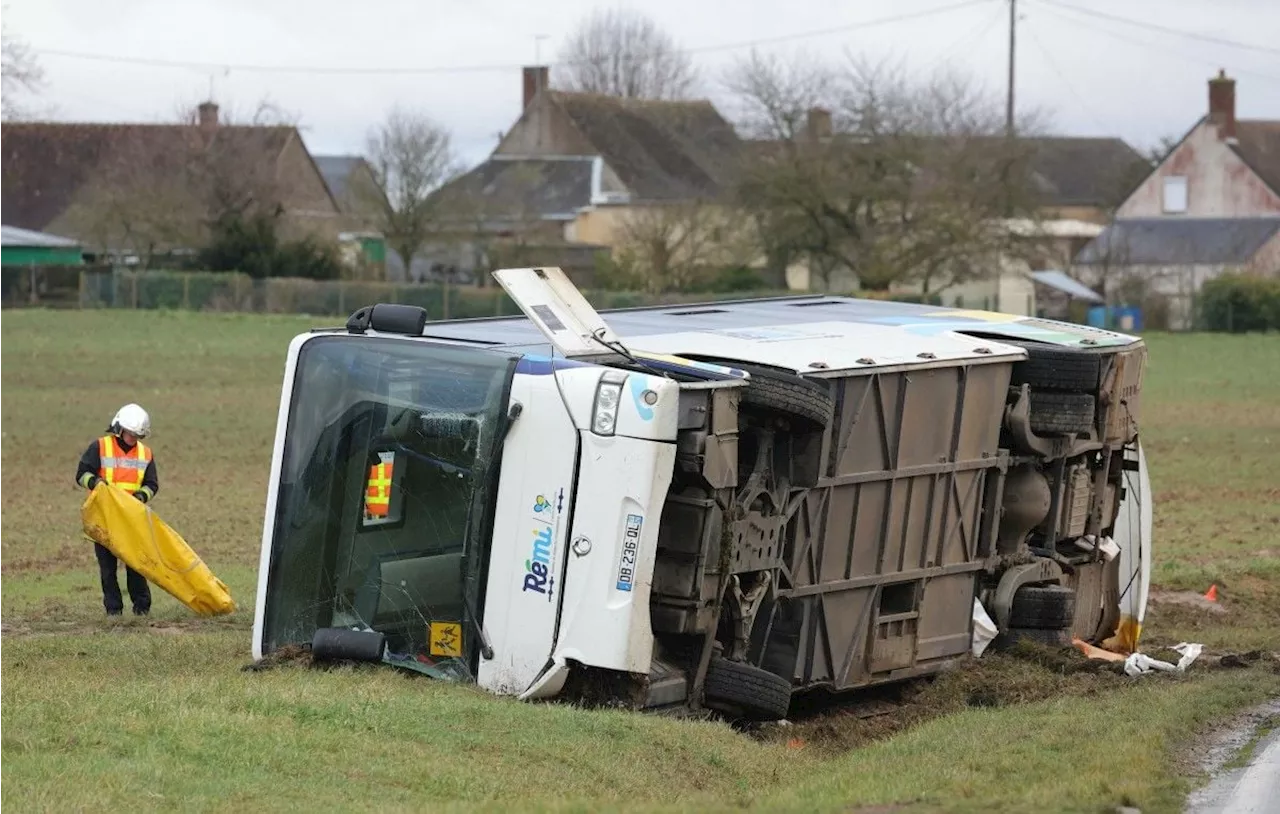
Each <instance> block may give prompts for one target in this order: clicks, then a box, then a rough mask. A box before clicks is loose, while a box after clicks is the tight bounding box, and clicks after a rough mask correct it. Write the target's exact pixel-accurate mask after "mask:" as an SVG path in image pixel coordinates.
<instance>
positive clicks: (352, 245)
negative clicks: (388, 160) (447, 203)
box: [314, 155, 388, 280]
mask: <svg viewBox="0 0 1280 814" xmlns="http://www.w3.org/2000/svg"><path fill="white" fill-rule="evenodd" d="M314 159H315V162H316V168H317V169H318V170H319V171H320V176H321V177H322V178H323V179H324V183H325V186H326V187H327V188H328V189H329V195H330V196H331V197H332V198H333V200H334V203H336V204H337V206H338V212H339V218H338V225H339V226H340V227H341V228H342V229H343V231H341V232H339V233H338V244H339V248H340V251H341V255H342V258H343V262H344V263H346V265H347V266H348V268H353V269H358V270H359V272H360V273H359V274H358V276H361V277H366V278H371V279H375V280H382V279H384V278H385V277H386V260H387V241H386V237H385V236H384V235H383V234H382V233H381V232H380V231H379V230H378V223H379V222H380V220H381V213H382V212H383V211H385V208H386V207H387V206H388V203H387V196H386V193H385V191H384V190H383V189H382V185H381V184H379V183H378V178H377V176H376V175H375V174H374V172H373V168H372V167H370V166H369V162H367V161H365V160H364V158H363V157H361V156H358V155H317V156H314Z"/></svg>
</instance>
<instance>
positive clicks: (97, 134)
mask: <svg viewBox="0 0 1280 814" xmlns="http://www.w3.org/2000/svg"><path fill="white" fill-rule="evenodd" d="M0 132H2V136H0V142H2V144H0V152H2V154H3V160H2V163H0V177H2V179H3V183H2V184H0V187H2V189H0V194H2V196H3V201H2V203H0V205H2V206H3V210H4V216H5V220H6V221H7V222H8V223H9V224H11V225H14V226H18V227H21V228H25V229H33V230H40V231H50V232H54V233H57V234H60V235H65V236H67V237H70V238H74V239H76V240H79V241H80V242H81V243H82V244H83V245H85V246H86V248H89V249H92V250H95V251H98V252H104V253H107V254H110V255H113V256H117V257H121V256H123V257H126V258H127V257H132V258H135V259H139V258H141V259H142V261H143V262H145V261H146V260H147V259H149V258H152V257H155V256H156V255H158V254H165V253H171V252H182V251H184V250H186V251H189V250H191V249H194V248H197V247H199V246H201V245H203V243H204V242H205V241H206V240H207V236H208V224H209V221H210V220H211V219H212V218H214V217H216V216H217V214H218V213H219V212H230V211H240V210H243V209H245V208H252V207H258V208H259V209H260V210H261V211H273V212H275V211H278V212H279V213H280V215H281V224H282V227H281V234H282V236H283V237H285V238H295V237H301V236H303V235H316V236H323V237H327V238H333V237H336V236H337V234H338V232H339V231H341V229H342V228H343V226H342V222H341V219H340V215H341V214H342V211H341V209H340V207H339V205H338V202H337V201H335V199H334V197H333V196H332V195H331V194H330V192H329V188H328V186H327V185H326V183H325V180H324V178H323V176H322V175H321V173H320V170H319V168H318V167H317V166H316V163H315V161H314V160H313V159H312V157H311V154H310V152H308V150H307V147H306V145H305V144H304V143H303V141H302V137H301V135H300V134H299V132H298V130H297V128H295V127H292V126H239V125H227V124H222V123H220V122H219V120H218V106H217V105H215V104H213V103H212V102H205V103H203V104H201V105H200V107H199V109H198V118H196V119H195V120H193V122H192V123H190V124H172V125H156V124H63V123H47V122H39V123H36V122H33V123H8V122H6V123H4V125H3V127H2V130H0Z"/></svg>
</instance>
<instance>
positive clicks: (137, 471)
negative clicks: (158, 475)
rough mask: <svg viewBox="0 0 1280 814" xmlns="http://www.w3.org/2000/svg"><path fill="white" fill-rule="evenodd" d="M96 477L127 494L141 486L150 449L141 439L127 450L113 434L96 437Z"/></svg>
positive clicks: (149, 457)
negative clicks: (97, 460)
mask: <svg viewBox="0 0 1280 814" xmlns="http://www.w3.org/2000/svg"><path fill="white" fill-rule="evenodd" d="M98 459H99V463H98V477H100V478H102V479H103V480H104V481H106V482H107V483H109V484H111V485H112V486H115V487H117V488H119V489H123V490H124V491H126V492H128V493H129V494H133V493H134V492H136V491H138V490H139V489H141V488H142V478H143V476H144V475H146V474H147V466H148V465H149V464H150V463H151V450H149V449H147V447H146V445H145V444H143V443H142V442H141V441H139V442H138V443H136V444H134V445H133V449H131V450H129V451H128V452H126V451H125V449H124V447H122V446H120V442H119V441H117V440H116V437H115V436H114V435H104V436H102V437H101V438H99V439H98Z"/></svg>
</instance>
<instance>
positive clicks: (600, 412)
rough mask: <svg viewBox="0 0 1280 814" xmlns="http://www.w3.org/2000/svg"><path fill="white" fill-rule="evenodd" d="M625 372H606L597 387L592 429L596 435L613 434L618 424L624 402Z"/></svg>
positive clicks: (592, 412)
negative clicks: (620, 407) (621, 405)
mask: <svg viewBox="0 0 1280 814" xmlns="http://www.w3.org/2000/svg"><path fill="white" fill-rule="evenodd" d="M624 381H626V376H625V374H617V373H613V372H610V373H606V374H605V375H604V377H603V378H602V379H601V380H600V384H599V385H597V387H596V403H595V408H594V409H593V410H592V411H591V431H592V432H594V433H595V434H596V435H613V431H614V429H615V428H616V427H617V426H618V406H619V405H620V404H622V384H623V382H624Z"/></svg>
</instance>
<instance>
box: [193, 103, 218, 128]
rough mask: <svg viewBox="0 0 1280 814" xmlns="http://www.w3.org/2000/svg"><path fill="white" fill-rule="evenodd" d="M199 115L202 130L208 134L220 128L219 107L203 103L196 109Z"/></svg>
mask: <svg viewBox="0 0 1280 814" xmlns="http://www.w3.org/2000/svg"><path fill="white" fill-rule="evenodd" d="M196 111H197V112H198V114H199V122H200V130H201V131H202V132H205V133H208V132H211V131H213V130H216V129H217V128H218V106H217V105H216V104H214V103H213V102H201V103H200V106H199V107H197V108H196Z"/></svg>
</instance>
